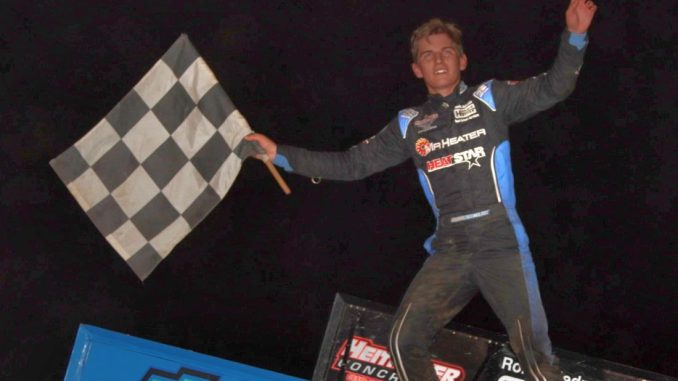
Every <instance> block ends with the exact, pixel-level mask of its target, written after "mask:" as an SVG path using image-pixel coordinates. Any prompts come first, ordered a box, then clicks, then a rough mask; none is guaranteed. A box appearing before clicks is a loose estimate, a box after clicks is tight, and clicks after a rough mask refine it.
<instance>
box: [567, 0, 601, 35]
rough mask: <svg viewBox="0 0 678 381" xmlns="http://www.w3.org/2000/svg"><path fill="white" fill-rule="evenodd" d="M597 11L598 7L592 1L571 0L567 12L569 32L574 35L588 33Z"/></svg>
mask: <svg viewBox="0 0 678 381" xmlns="http://www.w3.org/2000/svg"><path fill="white" fill-rule="evenodd" d="M597 9H598V6H597V5H596V4H595V3H594V2H593V1H591V0H571V1H570V5H569V6H568V7H567V11H565V22H566V24H567V30H569V31H570V32H573V33H586V31H587V30H588V29H589V26H591V21H592V20H593V15H594V14H595V13H596V10H597Z"/></svg>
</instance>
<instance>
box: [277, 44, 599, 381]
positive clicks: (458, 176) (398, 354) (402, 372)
mask: <svg viewBox="0 0 678 381" xmlns="http://www.w3.org/2000/svg"><path fill="white" fill-rule="evenodd" d="M586 44H587V38H586V35H585V34H583V35H580V34H574V33H570V32H567V31H566V32H564V33H563V35H562V41H561V44H560V48H559V50H558V55H557V58H556V60H555V62H554V64H553V66H552V67H551V69H550V70H549V71H548V72H546V73H544V74H541V75H539V76H536V77H533V78H530V79H527V80H524V81H519V82H515V81H498V80H490V81H487V82H484V83H482V84H481V85H479V86H476V87H467V86H466V85H465V84H464V83H463V82H462V83H460V85H459V86H458V87H457V88H456V89H455V91H454V92H453V93H452V94H451V95H449V96H446V97H442V96H439V95H430V96H429V98H428V100H427V101H426V102H425V103H424V104H423V105H421V106H419V107H413V108H408V109H405V110H402V111H400V112H399V114H398V116H397V117H396V118H394V119H393V120H392V121H391V122H390V123H389V124H388V125H386V127H385V128H384V129H382V130H381V131H380V132H379V133H378V134H376V135H375V136H373V137H371V138H369V139H367V140H365V141H364V142H362V143H360V144H357V145H355V146H353V147H351V148H350V149H348V150H347V151H344V152H313V151H308V150H305V149H301V148H294V147H290V146H284V145H281V146H279V147H278V155H277V157H276V159H275V160H274V162H275V163H276V164H277V165H279V166H281V167H283V168H285V169H286V170H287V171H291V172H295V173H298V174H301V175H304V176H308V177H320V178H324V179H331V180H356V179H360V178H364V177H366V176H368V175H370V174H373V173H375V172H378V171H381V170H384V169H386V168H388V167H391V166H394V165H396V164H399V163H401V162H403V161H404V160H406V159H408V158H411V159H412V160H413V161H414V164H415V166H416V168H417V172H418V175H419V181H420V183H421V186H422V188H423V190H424V193H425V194H426V198H427V199H428V202H429V203H430V205H431V208H432V209H433V213H434V214H435V217H436V220H437V228H436V231H435V233H434V234H433V236H431V237H430V238H429V239H428V240H427V241H426V242H425V244H424V247H425V248H426V250H427V251H428V252H429V253H430V254H435V255H431V256H429V257H428V259H427V260H426V262H425V264H424V265H423V267H422V269H421V270H420V271H419V273H418V274H417V275H416V277H415V278H414V280H413V281H412V283H411V284H410V286H409V288H408V290H407V292H406V294H405V296H404V297H403V300H402V302H401V304H400V307H399V308H398V311H397V313H396V317H395V320H394V324H393V329H392V332H391V339H390V350H391V354H392V356H393V360H394V361H393V362H394V364H395V365H396V369H397V371H398V374H399V376H400V379H401V380H410V381H414V380H417V381H419V380H426V381H434V380H437V379H438V378H437V377H436V375H435V373H434V370H433V367H432V366H431V354H430V353H429V349H428V348H429V346H430V344H431V343H432V340H433V338H434V336H435V334H436V333H437V332H438V331H439V330H440V329H442V328H443V327H444V326H445V325H446V324H447V323H448V322H449V321H450V320H451V319H452V318H453V317H454V316H455V315H456V314H457V313H458V312H459V311H460V310H461V309H462V308H463V307H464V306H465V305H466V304H467V303H468V301H469V300H470V299H471V298H472V297H473V296H474V295H475V294H476V293H477V292H478V291H480V292H481V293H482V295H483V297H484V298H485V299H486V300H487V302H488V303H489V304H490V306H491V307H492V309H493V311H495V313H496V314H497V316H498V317H499V318H500V320H501V321H502V323H503V325H504V326H505V327H506V330H507V332H508V334H509V339H510V343H511V347H512V349H513V351H514V352H515V353H516V355H517V356H518V358H519V361H520V363H521V365H522V368H523V371H524V372H525V376H526V377H527V378H528V379H535V380H544V379H551V378H552V376H550V375H549V373H550V372H552V371H554V370H553V369H554V362H555V361H556V359H555V357H554V355H553V353H552V349H551V342H550V340H549V337H548V333H547V322H546V317H545V314H544V310H543V307H542V302H541V299H540V296H539V290H538V286H537V278H536V274H535V269H534V264H533V262H532V257H531V254H530V249H529V247H528V237H527V234H526V233H525V229H524V228H523V225H522V223H521V221H520V217H519V216H518V213H517V212H516V198H515V192H514V187H513V172H512V170H511V159H510V156H511V155H510V148H509V140H508V126H509V125H511V124H513V123H516V122H519V121H522V120H524V119H526V118H528V117H530V116H531V115H534V114H535V113H537V112H539V111H542V110H545V109H547V108H549V107H551V106H553V105H554V104H555V103H557V102H559V101H561V100H563V99H565V98H566V97H567V96H568V95H569V94H570V93H571V92H572V91H573V89H574V86H575V82H576V79H577V76H578V74H579V69H580V67H581V66H582V62H583V57H584V51H585V46H586Z"/></svg>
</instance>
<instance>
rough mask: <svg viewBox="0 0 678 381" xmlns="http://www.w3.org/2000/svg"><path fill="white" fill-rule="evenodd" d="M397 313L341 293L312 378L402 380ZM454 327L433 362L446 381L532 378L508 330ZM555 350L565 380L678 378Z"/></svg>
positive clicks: (440, 340)
mask: <svg viewBox="0 0 678 381" xmlns="http://www.w3.org/2000/svg"><path fill="white" fill-rule="evenodd" d="M394 312H395V308H392V307H387V306H384V305H381V304H378V303H374V302H370V301H367V300H364V299H359V298H356V297H353V296H350V295H345V294H337V295H336V297H335V300H334V306H333V308H332V313H331V315H330V318H329V322H328V324H327V328H326V330H325V337H324V338H323V343H322V346H321V348H320V353H319V355H318V360H317V362H316V366H315V370H314V373H313V378H312V380H313V381H399V379H398V375H397V374H396V372H395V369H394V367H393V363H392V361H391V354H390V352H389V349H388V347H387V344H388V337H389V333H390V329H391V323H392V320H393V313H394ZM448 327H449V329H444V330H443V331H441V332H440V333H439V334H438V336H437V337H436V339H435V341H434V343H433V344H432V346H431V353H432V354H433V359H432V362H431V366H432V367H433V368H434V370H435V371H436V374H437V375H438V378H439V379H440V380H441V381H524V380H527V379H528V378H527V377H525V374H524V373H523V370H522V368H521V367H520V364H519V363H518V360H517V359H516V357H515V355H514V354H513V352H511V350H510V347H509V345H508V340H507V337H506V336H505V335H498V334H494V333H491V332H487V331H483V330H480V329H477V328H473V327H469V326H465V325H460V324H455V323H451V324H450V325H448ZM349 343H350V345H349ZM555 352H556V354H557V355H558V357H559V358H560V368H561V370H562V371H563V376H562V380H559V381H601V380H606V381H608V380H619V381H641V380H657V381H678V379H676V378H672V377H669V376H665V375H661V374H657V373H653V372H649V371H645V370H641V369H637V368H632V367H628V366H624V365H621V364H617V363H613V362H609V361H605V360H600V359H595V358H591V357H587V356H583V355H581V354H578V353H573V352H568V351H564V350H558V349H556V351H555ZM549 381H550V380H549Z"/></svg>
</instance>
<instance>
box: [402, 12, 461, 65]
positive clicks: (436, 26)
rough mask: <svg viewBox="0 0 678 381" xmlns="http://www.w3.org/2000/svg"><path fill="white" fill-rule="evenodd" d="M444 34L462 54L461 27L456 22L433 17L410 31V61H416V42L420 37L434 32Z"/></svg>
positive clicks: (417, 52)
mask: <svg viewBox="0 0 678 381" xmlns="http://www.w3.org/2000/svg"><path fill="white" fill-rule="evenodd" d="M441 33H442V34H446V35H448V36H449V37H450V39H451V40H452V42H454V44H455V47H456V48H457V51H458V52H459V54H464V47H463V45H462V43H461V29H460V28H459V26H457V24H454V23H451V22H445V21H443V20H441V19H439V18H437V17H436V18H433V19H430V20H428V21H427V22H425V23H423V24H421V25H420V26H419V27H418V28H417V29H415V30H414V32H412V36H411V37H410V52H411V53H412V61H413V62H417V54H419V51H418V46H417V42H418V41H419V40H421V39H422V38H426V37H428V36H431V35H434V34H441Z"/></svg>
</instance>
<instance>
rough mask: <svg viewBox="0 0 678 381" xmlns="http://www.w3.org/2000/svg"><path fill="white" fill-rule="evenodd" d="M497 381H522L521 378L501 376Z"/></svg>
mask: <svg viewBox="0 0 678 381" xmlns="http://www.w3.org/2000/svg"><path fill="white" fill-rule="evenodd" d="M497 381H524V380H523V379H522V378H515V377H511V376H501V377H499V379H498V380H497Z"/></svg>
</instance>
